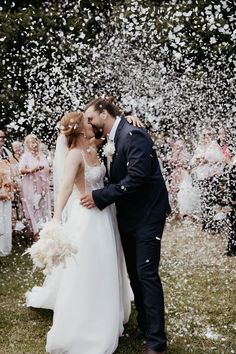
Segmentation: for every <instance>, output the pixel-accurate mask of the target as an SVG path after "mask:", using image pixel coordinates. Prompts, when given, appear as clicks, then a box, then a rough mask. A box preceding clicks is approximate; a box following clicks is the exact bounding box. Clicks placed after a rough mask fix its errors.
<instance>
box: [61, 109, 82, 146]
mask: <svg viewBox="0 0 236 354" xmlns="http://www.w3.org/2000/svg"><path fill="white" fill-rule="evenodd" d="M83 116H84V114H83V113H82V112H80V111H78V112H70V113H67V114H65V115H64V116H63V117H62V119H61V121H60V130H61V133H62V134H64V135H65V137H66V138H67V143H68V147H69V148H72V147H74V146H75V144H76V140H77V138H78V135H79V134H81V130H82V128H83Z"/></svg>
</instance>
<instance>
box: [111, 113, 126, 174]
mask: <svg viewBox="0 0 236 354" xmlns="http://www.w3.org/2000/svg"><path fill="white" fill-rule="evenodd" d="M125 123H126V119H125V118H124V117H121V121H120V123H119V125H118V127H117V130H116V134H115V139H114V143H115V149H116V151H117V145H118V140H119V136H120V133H121V130H122V128H123V126H124V125H125ZM115 158H116V152H115V153H114V155H113V157H112V161H111V165H110V176H111V175H112V169H113V165H114V161H115Z"/></svg>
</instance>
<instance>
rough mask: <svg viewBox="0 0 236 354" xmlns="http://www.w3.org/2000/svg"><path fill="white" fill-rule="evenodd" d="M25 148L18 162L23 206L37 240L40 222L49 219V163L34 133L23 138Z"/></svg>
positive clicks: (34, 237)
mask: <svg viewBox="0 0 236 354" xmlns="http://www.w3.org/2000/svg"><path fill="white" fill-rule="evenodd" d="M25 148H26V151H25V152H24V154H23V155H22V157H21V159H20V162H19V170H20V172H21V174H22V192H23V206H24V212H25V216H26V218H27V219H28V222H29V224H30V226H31V229H32V231H33V235H34V236H33V239H34V241H37V240H38V234H39V230H40V228H41V226H42V224H43V223H44V222H46V221H48V220H50V219H51V200H50V188H49V164H48V161H47V159H46V157H45V156H44V155H43V153H42V152H41V150H40V142H39V139H38V138H37V136H36V135H33V134H30V135H28V136H27V137H26V138H25Z"/></svg>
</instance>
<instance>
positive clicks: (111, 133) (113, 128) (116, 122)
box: [107, 117, 121, 141]
mask: <svg viewBox="0 0 236 354" xmlns="http://www.w3.org/2000/svg"><path fill="white" fill-rule="evenodd" d="M120 121H121V117H117V118H116V120H115V123H114V125H113V127H112V128H111V131H110V133H109V134H107V136H108V139H109V140H110V141H114V139H115V135H116V130H117V128H118V125H119V123H120Z"/></svg>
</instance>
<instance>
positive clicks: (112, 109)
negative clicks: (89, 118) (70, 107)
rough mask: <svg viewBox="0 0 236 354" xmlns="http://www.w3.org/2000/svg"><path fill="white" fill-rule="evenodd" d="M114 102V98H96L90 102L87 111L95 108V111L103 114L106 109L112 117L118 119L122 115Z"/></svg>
mask: <svg viewBox="0 0 236 354" xmlns="http://www.w3.org/2000/svg"><path fill="white" fill-rule="evenodd" d="M113 102H114V97H112V96H109V97H107V98H102V97H99V98H95V99H93V100H92V101H90V102H89V103H88V104H87V106H86V107H85V111H86V110H87V109H88V108H89V107H91V106H93V107H94V109H95V111H98V112H99V113H102V111H103V110H104V109H106V110H107V112H108V113H109V114H110V115H111V116H112V117H115V118H116V117H117V116H120V115H122V111H121V109H120V108H119V107H118V106H117V105H116V104H114V103H113Z"/></svg>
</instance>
